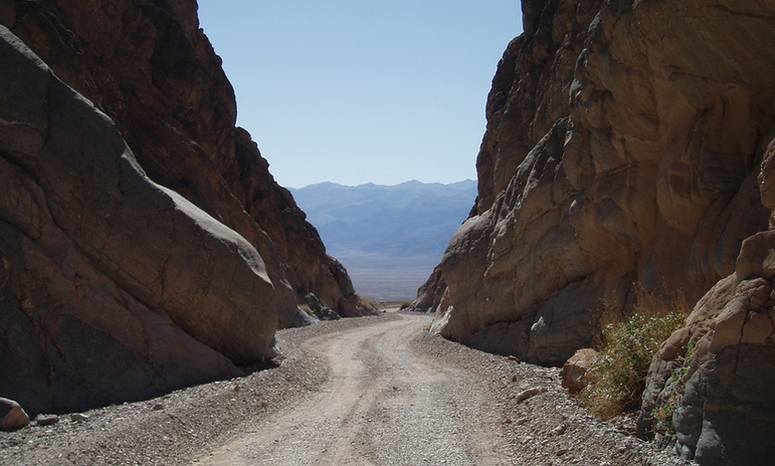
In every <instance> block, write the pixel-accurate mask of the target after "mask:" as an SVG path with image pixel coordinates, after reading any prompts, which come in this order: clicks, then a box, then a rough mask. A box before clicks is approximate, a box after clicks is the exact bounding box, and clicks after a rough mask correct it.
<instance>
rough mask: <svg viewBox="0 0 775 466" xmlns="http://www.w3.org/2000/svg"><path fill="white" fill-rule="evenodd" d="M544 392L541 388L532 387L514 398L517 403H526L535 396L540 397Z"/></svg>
mask: <svg viewBox="0 0 775 466" xmlns="http://www.w3.org/2000/svg"><path fill="white" fill-rule="evenodd" d="M545 391H546V389H545V388H543V387H533V388H528V389H527V390H523V391H521V392H519V393H517V395H516V396H515V397H514V399H515V400H516V402H517V403H522V402H523V401H526V400H528V399H530V398H532V397H534V396H536V395H540V394H541V393H544V392H545Z"/></svg>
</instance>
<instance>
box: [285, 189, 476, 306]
mask: <svg viewBox="0 0 775 466" xmlns="http://www.w3.org/2000/svg"><path fill="white" fill-rule="evenodd" d="M291 192H292V193H293V196H294V198H295V199H296V202H297V203H298V204H299V206H300V207H301V208H302V209H304V211H305V212H306V213H307V219H308V220H309V221H310V223H312V224H313V225H314V226H315V227H316V228H317V229H318V232H319V233H320V236H321V237H322V239H323V242H324V243H325V245H326V249H327V251H328V253H329V254H330V255H332V256H335V257H336V258H338V259H339V260H341V261H342V263H344V265H345V266H346V267H347V270H348V272H349V273H350V277H351V278H352V280H353V284H354V285H355V289H356V290H357V291H358V292H359V293H360V294H362V295H364V296H368V297H370V298H374V299H378V300H395V301H397V300H409V299H413V298H414V296H415V294H416V291H417V288H418V287H419V286H420V285H422V283H423V282H424V281H425V279H426V278H427V277H428V275H429V274H430V273H431V271H432V270H433V266H434V265H435V264H437V263H438V262H439V259H440V258H441V255H442V254H443V253H444V250H445V249H446V247H447V244H448V243H449V240H450V238H451V237H452V235H453V234H454V233H455V231H456V230H457V228H458V227H459V226H460V224H461V223H463V221H464V220H465V219H466V217H467V216H468V212H469V211H470V210H471V207H472V206H473V204H474V200H475V198H476V182H475V181H472V180H466V181H461V182H458V183H452V184H441V183H421V182H419V181H414V180H413V181H408V182H406V183H401V184H398V185H394V186H383V185H376V184H373V183H367V184H362V185H360V186H342V185H340V184H336V183H320V184H314V185H310V186H306V187H304V188H300V189H291Z"/></svg>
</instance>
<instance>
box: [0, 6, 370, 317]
mask: <svg viewBox="0 0 775 466" xmlns="http://www.w3.org/2000/svg"><path fill="white" fill-rule="evenodd" d="M0 24H5V25H7V26H8V27H9V28H10V29H11V30H12V31H13V32H14V33H15V34H16V35H17V36H19V37H20V38H21V39H22V40H23V41H24V42H25V43H26V44H27V45H28V46H29V47H30V48H31V49H32V50H34V51H35V52H36V53H37V54H38V55H39V56H40V57H41V58H42V59H43V60H44V61H45V62H46V63H47V64H48V65H49V66H50V67H51V68H52V69H53V70H54V72H55V73H56V74H57V75H58V76H59V77H60V78H61V79H62V80H63V81H64V82H65V83H67V84H69V85H70V86H72V87H73V88H74V89H76V90H77V91H79V92H80V93H81V94H82V95H84V96H86V97H87V98H89V99H90V100H91V101H92V102H94V104H95V105H96V106H97V107H98V108H99V109H101V110H102V111H103V112H104V113H106V114H107V115H108V116H110V117H111V118H112V119H113V120H114V121H115V122H116V125H117V127H118V129H119V130H120V132H121V134H122V135H123V137H124V138H125V139H126V141H127V143H128V144H129V146H130V147H132V149H133V152H134V154H135V156H136V157H137V160H138V162H139V163H140V165H141V166H142V167H143V168H144V169H145V171H146V172H147V173H148V176H149V177H150V178H151V179H153V180H154V181H155V182H157V183H159V184H161V185H163V186H166V187H168V188H170V189H172V190H174V191H176V192H177V193H179V194H181V195H182V196H183V197H185V198H186V199H187V200H189V201H191V202H192V203H194V204H195V205H197V206H198V207H200V208H201V209H202V210H204V211H205V212H207V213H208V214H209V215H211V216H212V217H213V218H215V219H216V220H218V221H219V222H221V223H223V224H225V225H227V226H228V227H229V228H231V229H233V230H234V231H236V232H237V233H239V234H240V235H242V236H243V237H244V238H245V239H247V240H248V242H250V243H251V244H252V245H254V246H255V247H256V249H257V250H258V251H259V253H260V254H261V256H262V257H263V258H264V261H265V263H266V268H267V272H268V274H269V276H270V278H271V279H272V282H273V283H274V285H275V294H276V303H277V308H278V310H279V315H280V320H281V325H283V326H290V325H299V324H303V323H305V322H306V321H308V316H307V315H306V314H305V313H304V312H302V311H300V310H299V308H298V305H299V304H304V303H306V301H305V298H304V297H305V296H307V295H308V294H309V293H313V294H315V295H316V296H317V297H318V298H319V299H321V300H322V301H323V302H324V303H325V304H326V305H327V306H329V307H331V308H332V309H334V310H335V311H336V312H338V313H339V314H341V315H343V316H355V315H361V314H363V313H368V312H370V310H369V309H368V307H367V306H365V305H363V304H362V303H361V301H360V300H359V298H358V297H357V296H356V295H355V293H354V291H353V287H352V283H351V282H350V280H349V277H348V276H347V273H346V271H345V270H344V268H343V267H342V266H341V264H339V263H338V262H337V261H336V260H335V259H333V258H331V257H329V256H327V255H326V252H325V247H324V246H323V244H322V242H321V241H320V237H319V236H318V234H317V231H315V229H314V227H312V226H311V225H310V224H309V223H307V222H306V220H305V215H304V213H303V212H302V211H301V210H300V209H299V208H298V207H297V206H296V203H295V202H294V200H293V198H292V196H291V195H290V193H289V192H288V191H287V190H286V189H284V188H282V187H280V186H279V185H278V184H277V183H276V182H275V181H274V179H273V178H272V175H271V174H270V173H269V170H268V166H269V164H268V163H267V161H266V160H265V159H264V158H263V157H262V156H261V153H260V152H259V150H258V148H257V146H256V144H255V143H254V142H253V141H252V140H251V138H250V135H249V134H248V133H247V132H246V131H245V130H243V129H241V128H237V127H235V122H236V114H237V109H236V102H235V98H234V91H233V89H232V87H231V85H230V83H229V81H228V80H227V78H226V76H225V74H224V72H223V69H222V68H221V59H220V57H218V56H217V55H216V54H215V52H214V51H213V48H212V46H211V45H210V42H209V41H208V39H207V37H206V36H205V35H204V33H203V31H202V30H201V29H200V28H199V22H198V18H197V4H196V2H195V1H194V0H162V1H153V2H146V1H141V0H120V1H117V2H111V3H110V6H103V5H102V4H101V3H100V2H95V1H93V0H40V1H34V2H29V1H25V0H0Z"/></svg>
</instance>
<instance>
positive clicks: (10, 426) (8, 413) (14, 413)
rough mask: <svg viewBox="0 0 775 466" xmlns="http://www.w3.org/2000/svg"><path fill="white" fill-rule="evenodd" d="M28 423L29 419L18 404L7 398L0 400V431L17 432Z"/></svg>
mask: <svg viewBox="0 0 775 466" xmlns="http://www.w3.org/2000/svg"><path fill="white" fill-rule="evenodd" d="M29 423H30V418H29V416H27V413H26V412H24V408H22V407H21V406H20V405H19V403H17V402H15V401H13V400H9V399H8V398H0V430H3V431H12V430H18V429H21V428H22V427H26V426H27V425H29Z"/></svg>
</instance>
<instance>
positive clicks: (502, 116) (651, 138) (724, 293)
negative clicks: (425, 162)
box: [416, 0, 775, 464]
mask: <svg viewBox="0 0 775 466" xmlns="http://www.w3.org/2000/svg"><path fill="white" fill-rule="evenodd" d="M522 5H523V12H524V24H525V33H524V34H523V35H521V36H520V37H518V38H517V39H515V40H514V41H513V42H512V43H511V44H510V45H509V47H508V49H507V50H506V53H505V54H504V57H503V59H502V61H501V63H500V64H499V67H498V71H497V74H496V76H495V79H494V81H493V88H492V91H491V93H490V96H489V100H488V105H487V116H488V125H487V132H486V134H485V136H484V141H483V143H482V148H481V152H480V154H479V157H478V160H477V169H478V173H479V197H478V202H477V204H476V206H475V209H474V212H472V215H471V217H470V218H469V220H468V221H467V222H466V223H465V224H464V225H463V227H462V228H461V229H460V230H459V231H458V233H457V234H456V235H455V237H454V238H453V239H452V241H451V243H450V246H449V248H448V250H447V252H446V254H445V257H444V259H443V261H442V263H441V264H440V265H439V267H438V269H437V270H438V271H437V272H436V273H435V274H434V276H432V277H431V279H430V280H429V282H428V283H427V284H426V286H425V287H424V288H422V289H421V290H420V295H419V296H418V301H417V302H416V306H417V307H418V308H422V309H430V310H435V311H437V312H438V314H439V316H438V318H437V321H436V323H435V324H434V325H433V327H432V328H433V330H435V331H438V332H440V333H441V334H442V335H444V336H446V337H448V338H450V339H453V340H457V341H461V342H464V343H467V344H469V345H472V346H476V347H479V348H482V349H485V350H488V351H493V352H497V353H503V354H514V355H516V356H518V357H519V358H521V359H525V360H527V361H529V362H537V363H542V364H561V363H562V362H563V361H565V360H566V359H568V358H569V357H570V356H571V355H572V354H573V353H574V351H576V350H577V349H578V348H582V347H586V346H590V345H593V344H594V343H595V340H596V338H597V337H598V335H599V333H600V329H601V326H602V325H603V324H605V323H606V322H607V321H610V320H616V319H618V318H621V316H622V315H627V313H628V312H629V311H630V310H631V309H633V308H634V307H636V306H641V307H642V306H643V305H645V303H643V302H639V299H640V296H641V295H640V292H639V290H647V291H648V293H647V295H648V296H649V297H650V299H651V300H652V301H654V300H656V302H658V301H660V300H662V301H665V302H667V301H670V300H671V299H674V298H675V296H677V295H680V296H682V297H683V299H685V301H686V302H688V303H695V302H697V304H696V306H695V308H694V312H693V313H692V314H691V317H689V319H688V320H687V324H686V328H684V329H682V330H680V331H679V332H676V334H674V335H673V336H672V337H671V339H670V340H669V341H668V342H666V343H665V346H664V348H663V350H662V351H661V352H660V354H659V355H658V356H657V358H655V360H654V363H653V365H652V368H651V372H650V376H649V383H648V387H647V390H646V393H645V394H644V408H643V413H642V416H641V421H640V427H641V430H642V431H643V432H644V433H649V432H651V431H652V430H653V429H654V428H655V424H658V423H657V422H656V419H655V415H656V414H655V410H659V413H660V415H661V416H662V417H668V420H667V424H670V426H667V427H665V426H663V427H665V432H664V437H663V438H665V439H672V438H673V437H672V435H673V434H672V433H671V432H670V430H671V429H674V430H675V431H676V432H677V434H676V438H677V445H678V449H679V451H680V452H681V453H682V454H683V455H684V456H686V457H696V458H697V459H698V460H699V461H701V462H702V463H704V464H768V463H772V462H773V461H775V459H773V457H772V455H773V452H775V438H773V432H775V425H773V421H772V420H773V419H775V413H773V412H772V406H774V405H775V403H773V402H774V401H775V400H773V398H772V396H773V395H772V394H773V391H772V390H771V386H772V383H773V382H774V381H775V372H773V367H774V366H773V361H774V360H775V359H773V356H775V348H774V347H773V335H775V325H773V319H775V315H773V311H772V309H773V307H772V306H773V300H772V298H771V292H772V279H773V276H775V249H773V248H774V247H775V236H773V235H775V233H773V232H772V231H767V230H768V219H769V218H770V217H771V212H772V210H773V209H775V189H774V188H773V186H775V184H773V183H772V179H773V173H774V172H773V167H775V162H773V160H775V155H773V152H775V150H774V149H772V146H769V147H770V149H769V150H768V149H767V148H768V145H769V144H770V142H771V141H772V140H773V137H775V125H774V123H775V105H774V103H775V27H773V25H775V3H772V2H767V1H742V0H673V1H667V0H652V1H630V0H624V1H595V0H555V1H549V2H544V1H538V0H523V2H522ZM746 238H747V239H746ZM744 240H745V241H744ZM771 269H772V270H771ZM725 277H726V278H725ZM708 290H710V291H708ZM706 292H707V294H706ZM703 295H704V297H703ZM700 298H702V299H700ZM698 300H699V301H698ZM672 410H674V413H673V411H672Z"/></svg>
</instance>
